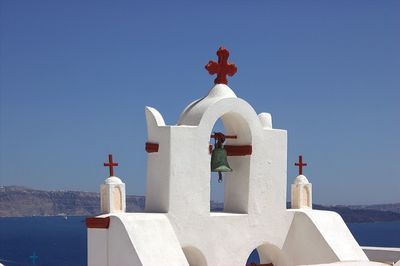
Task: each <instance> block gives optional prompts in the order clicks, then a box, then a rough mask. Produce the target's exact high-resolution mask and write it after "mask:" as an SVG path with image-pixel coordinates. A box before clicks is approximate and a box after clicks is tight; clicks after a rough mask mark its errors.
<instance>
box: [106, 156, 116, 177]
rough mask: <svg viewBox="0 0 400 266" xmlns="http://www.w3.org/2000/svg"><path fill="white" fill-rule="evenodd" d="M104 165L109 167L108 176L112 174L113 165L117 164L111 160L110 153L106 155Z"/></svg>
mask: <svg viewBox="0 0 400 266" xmlns="http://www.w3.org/2000/svg"><path fill="white" fill-rule="evenodd" d="M104 166H108V167H110V176H114V168H113V167H114V166H118V163H114V162H113V160H112V154H109V155H108V163H104Z"/></svg>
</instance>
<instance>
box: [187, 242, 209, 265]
mask: <svg viewBox="0 0 400 266" xmlns="http://www.w3.org/2000/svg"><path fill="white" fill-rule="evenodd" d="M182 250H183V253H184V254H185V257H186V259H187V261H188V262H189V265H190V266H207V261H206V258H205V257H204V255H203V253H202V252H201V251H200V250H199V249H198V248H195V247H192V246H187V247H184V248H182Z"/></svg>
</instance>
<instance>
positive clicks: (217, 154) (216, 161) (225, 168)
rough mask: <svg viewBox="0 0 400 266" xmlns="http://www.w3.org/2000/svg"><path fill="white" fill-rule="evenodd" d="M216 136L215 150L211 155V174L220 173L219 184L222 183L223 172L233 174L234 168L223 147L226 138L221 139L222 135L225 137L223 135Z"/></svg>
mask: <svg viewBox="0 0 400 266" xmlns="http://www.w3.org/2000/svg"><path fill="white" fill-rule="evenodd" d="M217 134H220V135H217ZM214 135H215V136H217V137H216V143H215V147H214V150H213V151H212V154H211V172H218V177H219V178H218V182H219V183H221V182H222V172H231V171H232V168H231V167H230V166H229V163H228V155H227V153H226V150H225V149H224V148H223V146H222V143H223V142H224V141H225V137H221V135H222V136H223V134H222V133H216V134H214Z"/></svg>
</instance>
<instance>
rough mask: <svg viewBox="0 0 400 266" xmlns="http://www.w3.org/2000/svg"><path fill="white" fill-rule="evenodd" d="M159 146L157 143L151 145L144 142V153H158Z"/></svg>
mask: <svg viewBox="0 0 400 266" xmlns="http://www.w3.org/2000/svg"><path fill="white" fill-rule="evenodd" d="M159 146H160V145H159V144H158V143H151V142H146V148H145V149H146V151H147V152H148V153H152V152H158V148H159Z"/></svg>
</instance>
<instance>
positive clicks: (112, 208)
mask: <svg viewBox="0 0 400 266" xmlns="http://www.w3.org/2000/svg"><path fill="white" fill-rule="evenodd" d="M108 161H109V162H108V163H104V166H108V167H110V177H109V178H107V179H106V180H105V181H104V183H103V184H101V186H100V206H101V213H102V214H106V213H115V212H125V210H126V196H125V183H123V182H122V181H121V179H119V178H118V177H116V176H114V169H113V167H114V166H118V163H115V162H113V160H112V154H109V155H108Z"/></svg>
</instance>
